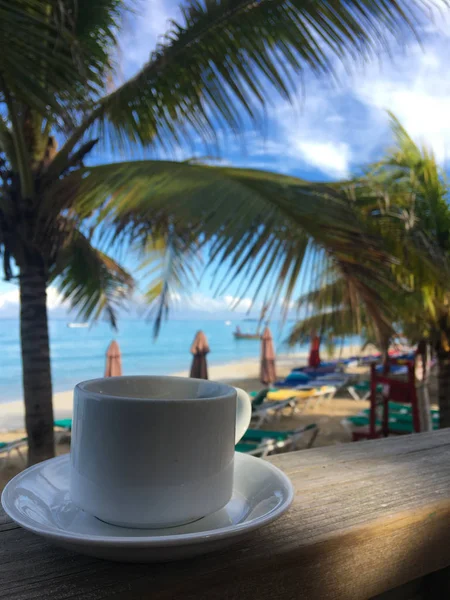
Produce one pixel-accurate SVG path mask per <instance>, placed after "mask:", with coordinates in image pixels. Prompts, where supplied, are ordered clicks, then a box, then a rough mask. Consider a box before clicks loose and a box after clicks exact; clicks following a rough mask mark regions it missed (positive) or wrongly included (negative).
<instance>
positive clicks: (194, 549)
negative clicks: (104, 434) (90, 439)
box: [2, 453, 294, 562]
mask: <svg viewBox="0 0 450 600" xmlns="http://www.w3.org/2000/svg"><path fill="white" fill-rule="evenodd" d="M293 496H294V491H293V488H292V484H291V482H290V480H289V479H288V477H286V475H285V474H284V473H282V472H281V471H280V470H279V469H277V468H276V467H274V466H273V465H272V464H271V463H269V462H266V461H264V460H262V459H260V458H255V457H253V456H247V455H245V454H240V453H236V455H235V473H234V490H233V497H232V498H231V500H230V502H229V503H228V504H227V505H226V506H225V507H224V508H222V509H221V510H219V511H217V512H215V513H214V514H212V515H209V516H207V517H204V518H203V519H200V520H199V521H196V522H195V523H189V524H188V525H182V526H180V527H172V528H165V529H128V528H125V527H117V526H114V525H110V524H108V523H104V522H103V521H99V520H98V519H96V518H95V517H93V516H91V515H89V514H88V513H86V512H84V511H83V510H81V509H80V508H78V507H77V506H75V505H74V504H73V502H72V501H71V499H70V496H69V455H65V456H60V457H58V458H52V459H51V460H47V461H45V462H43V463H39V464H37V465H34V466H33V467H30V468H29V469H26V470H25V471H23V472H22V473H19V475H17V476H16V477H14V479H12V480H11V481H10V482H9V483H8V485H7V486H6V487H5V489H4V491H3V494H2V505H3V508H4V509H5V511H6V513H7V514H8V515H9V516H10V517H11V519H13V520H14V521H15V522H16V523H18V524H19V525H21V526H22V527H24V528H25V529H28V530H29V531H32V532H33V533H37V534H38V535H43V536H44V537H46V538H48V539H49V540H51V541H52V542H54V543H55V544H57V545H59V546H63V547H64V548H68V549H70V550H75V551H77V552H81V553H83V554H89V555H91V556H97V557H98V558H106V559H110V560H119V561H127V562H160V561H166V560H177V559H180V558H187V557H191V556H197V555H199V554H205V553H207V552H211V551H212V550H216V549H218V548H222V547H224V546H227V545H229V544H231V543H232V542H234V541H236V540H237V539H239V538H241V537H243V536H244V535H245V534H247V533H249V532H250V531H252V530H253V529H257V528H259V527H261V526H263V525H267V524H268V523H270V522H271V521H273V520H274V519H277V518H278V517H279V516H280V515H282V514H283V513H284V512H285V511H286V510H287V509H288V508H289V505H290V504H291V502H292V499H293Z"/></svg>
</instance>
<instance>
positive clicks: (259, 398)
mask: <svg viewBox="0 0 450 600" xmlns="http://www.w3.org/2000/svg"><path fill="white" fill-rule="evenodd" d="M268 391H269V388H265V389H264V390H261V391H259V392H258V393H257V394H256V395H255V396H253V398H252V410H255V409H256V408H258V407H259V406H261V404H262V403H263V402H264V400H265V399H266V396H267V393H268Z"/></svg>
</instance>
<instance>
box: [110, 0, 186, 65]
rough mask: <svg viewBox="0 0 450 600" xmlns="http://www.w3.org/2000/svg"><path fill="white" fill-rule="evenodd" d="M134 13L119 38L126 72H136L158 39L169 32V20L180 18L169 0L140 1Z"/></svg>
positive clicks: (178, 12)
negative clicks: (133, 16)
mask: <svg viewBox="0 0 450 600" xmlns="http://www.w3.org/2000/svg"><path fill="white" fill-rule="evenodd" d="M136 13H137V14H136V17H135V18H134V19H133V20H132V21H131V22H130V24H129V27H128V29H127V30H126V32H125V33H124V34H123V35H122V38H121V48H122V54H123V56H124V60H125V67H126V69H125V70H126V71H127V72H130V71H136V70H137V69H138V68H139V67H141V66H142V65H143V64H144V63H145V62H147V61H148V59H149V57H150V54H151V52H152V51H153V50H154V49H155V48H156V45H157V43H158V40H159V38H160V37H161V36H162V35H164V34H165V33H167V31H168V30H169V28H170V24H169V20H170V19H175V20H179V17H180V11H179V8H178V5H177V4H176V3H172V2H170V0H141V2H139V4H138V8H137V11H136Z"/></svg>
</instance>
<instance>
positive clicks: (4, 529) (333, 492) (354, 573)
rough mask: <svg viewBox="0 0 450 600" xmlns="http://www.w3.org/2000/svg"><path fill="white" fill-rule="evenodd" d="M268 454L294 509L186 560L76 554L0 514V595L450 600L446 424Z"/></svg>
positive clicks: (51, 599) (449, 442)
mask: <svg viewBox="0 0 450 600" xmlns="http://www.w3.org/2000/svg"><path fill="white" fill-rule="evenodd" d="M271 460H272V462H273V463H274V464H276V465H278V466H279V467H280V468H281V469H283V470H284V471H285V472H286V473H287V474H288V475H289V476H290V477H291V479H292V481H293V482H294V485H295V489H296V496H295V501H294V504H293V506H292V508H291V509H290V511H289V512H288V513H287V515H285V516H284V517H282V518H281V519H280V520H279V521H277V522H276V523H274V524H272V525H270V526H268V527H267V528H265V529H263V530H260V531H258V532H256V533H254V534H252V535H251V536H250V537H249V538H248V539H247V540H246V541H243V542H241V543H238V544H237V545H235V546H232V547H230V548H229V549H227V550H224V551H222V552H216V553H214V554H211V555H209V556H205V557H200V558H196V559H191V560H187V561H183V562H178V563H166V564H159V565H158V564H156V565H136V564H119V563H112V562H107V561H101V560H97V559H93V558H89V557H86V556H81V555H77V554H74V553H71V552H68V551H65V550H62V549H59V548H57V547H54V546H52V545H50V544H48V543H47V542H45V541H43V540H42V539H41V538H39V537H37V536H35V535H33V534H31V533H28V532H26V531H24V530H23V529H21V528H19V527H18V526H16V525H15V524H14V523H12V522H11V521H10V520H9V519H8V518H7V517H6V516H5V514H4V513H1V514H0V582H1V583H0V598H2V599H3V598H17V599H20V600H31V599H41V598H45V599H46V600H47V599H48V600H56V599H58V600H60V599H63V598H70V599H74V598H83V599H84V600H98V599H100V598H114V600H124V599H127V600H135V599H136V600H137V599H144V598H151V599H158V600H159V599H167V600H169V599H170V600H174V599H176V600H178V599H181V600H190V599H192V600H193V599H195V600H202V599H205V600H206V599H207V600H215V599H221V600H249V599H262V600H265V599H270V600H279V599H283V600H287V599H289V600H291V599H292V600H294V599H297V598H298V599H304V600H309V599H320V600H361V599H364V598H372V597H375V596H377V594H382V593H383V592H386V590H392V589H393V588H396V589H395V590H394V591H392V592H390V593H388V594H386V595H384V594H383V596H382V597H383V598H386V599H387V598H398V599H399V598H403V599H406V598H410V599H412V598H416V599H418V598H427V599H434V598H436V599H439V598H446V599H448V598H450V586H449V581H450V571H449V570H448V569H445V567H447V566H448V565H450V429H448V430H442V431H438V432H434V433H426V434H416V435H410V436H404V437H397V438H390V439H386V440H376V441H370V442H359V443H354V444H347V445H342V446H333V447H327V448H320V449H317V450H307V451H301V452H295V453H291V454H285V455H279V456H276V457H273V458H272V459H271ZM438 570H441V571H440V572H439V573H437V574H435V575H433V576H429V577H424V576H426V575H428V574H429V573H432V572H434V571H438ZM408 582H409V583H408ZM405 584H406V585H405ZM399 586H402V587H399ZM445 589H446V591H443V590H445Z"/></svg>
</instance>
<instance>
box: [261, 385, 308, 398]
mask: <svg viewBox="0 0 450 600" xmlns="http://www.w3.org/2000/svg"><path fill="white" fill-rule="evenodd" d="M315 392H317V388H314V387H309V388H307V389H303V390H296V389H295V388H287V389H282V390H277V391H276V392H269V393H268V394H267V400H289V398H295V399H297V398H298V399H300V398H308V397H309V396H311V395H312V394H314V393H315Z"/></svg>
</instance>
